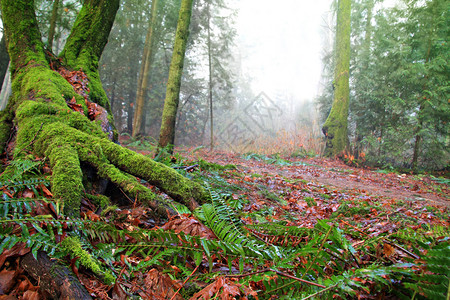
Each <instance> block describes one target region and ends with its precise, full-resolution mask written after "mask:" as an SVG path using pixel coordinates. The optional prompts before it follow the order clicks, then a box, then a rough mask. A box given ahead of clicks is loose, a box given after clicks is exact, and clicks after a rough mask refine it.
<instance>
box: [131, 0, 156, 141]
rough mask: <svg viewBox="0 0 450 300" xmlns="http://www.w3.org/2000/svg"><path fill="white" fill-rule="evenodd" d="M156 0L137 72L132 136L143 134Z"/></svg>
mask: <svg viewBox="0 0 450 300" xmlns="http://www.w3.org/2000/svg"><path fill="white" fill-rule="evenodd" d="M157 11H158V0H152V6H151V17H150V22H149V25H148V30H147V35H146V37H145V44H144V51H143V54H142V61H141V70H140V72H139V81H138V86H137V91H136V95H137V96H136V105H135V112H134V119H133V133H132V137H136V136H137V135H138V134H143V133H144V132H143V131H144V127H145V123H144V124H143V122H142V121H143V119H144V115H145V108H144V107H145V98H146V95H147V89H148V84H149V76H150V74H149V73H150V66H151V64H152V62H153V59H154V56H155V49H153V48H154V47H155V40H156V37H155V27H156V22H157Z"/></svg>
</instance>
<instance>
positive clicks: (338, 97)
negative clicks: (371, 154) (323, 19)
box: [322, 0, 351, 156]
mask: <svg viewBox="0 0 450 300" xmlns="http://www.w3.org/2000/svg"><path fill="white" fill-rule="evenodd" d="M350 12H351V0H339V1H338V10H337V26H336V67H335V71H334V86H335V91H334V99H333V106H332V107H331V112H330V114H329V115H328V118H327V120H326V121H325V124H324V125H323V127H322V132H323V134H324V135H325V137H326V148H325V155H326V156H336V155H337V154H339V153H341V152H343V151H344V150H345V149H346V148H347V147H348V120H347V119H348V108H349V96H350V91H349V69H350Z"/></svg>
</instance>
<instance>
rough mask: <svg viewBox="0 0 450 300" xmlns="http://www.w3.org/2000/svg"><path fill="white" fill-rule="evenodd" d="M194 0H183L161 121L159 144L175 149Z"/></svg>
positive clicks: (161, 146) (162, 146)
mask: <svg viewBox="0 0 450 300" xmlns="http://www.w3.org/2000/svg"><path fill="white" fill-rule="evenodd" d="M192 2H193V0H182V1H181V8H180V13H179V18H178V25H177V33H176V36H175V44H174V49H173V54H172V61H171V64H170V70H169V79H168V81H167V92H166V99H165V101H164V110H163V115H162V121H161V130H160V135H159V142H158V146H159V147H160V148H165V147H169V148H170V149H169V151H173V150H172V149H173V145H174V141H175V122H176V117H177V111H178V103H179V97H180V86H181V75H182V71H183V64H184V56H185V52H186V45H187V39H188V37H189V24H190V21H191V14H192Z"/></svg>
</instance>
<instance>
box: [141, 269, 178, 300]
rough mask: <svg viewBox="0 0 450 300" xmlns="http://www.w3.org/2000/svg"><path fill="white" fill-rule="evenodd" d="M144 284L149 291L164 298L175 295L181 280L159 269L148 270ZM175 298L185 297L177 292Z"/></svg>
mask: <svg viewBox="0 0 450 300" xmlns="http://www.w3.org/2000/svg"><path fill="white" fill-rule="evenodd" d="M144 285H145V290H146V292H147V293H151V294H154V295H158V296H159V297H161V298H163V299H171V298H172V297H173V295H175V291H176V290H177V289H178V288H180V287H181V284H180V283H179V282H177V281H174V280H172V279H171V278H170V277H169V276H168V275H166V274H163V273H161V272H160V271H158V270H157V269H151V270H150V271H148V272H147V274H146V275H145V280H144ZM174 299H176V300H182V299H183V298H182V297H181V296H179V295H178V294H177V295H176V296H175V298H174Z"/></svg>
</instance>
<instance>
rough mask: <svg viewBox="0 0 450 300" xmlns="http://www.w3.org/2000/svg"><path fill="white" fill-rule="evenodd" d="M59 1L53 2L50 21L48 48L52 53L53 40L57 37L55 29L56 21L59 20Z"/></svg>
mask: <svg viewBox="0 0 450 300" xmlns="http://www.w3.org/2000/svg"><path fill="white" fill-rule="evenodd" d="M59 1H60V0H55V1H54V2H53V9H52V17H51V19H50V28H49V30H48V42H47V47H48V49H49V50H50V51H52V48H53V38H54V37H55V28H56V21H57V19H58V8H59Z"/></svg>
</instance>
